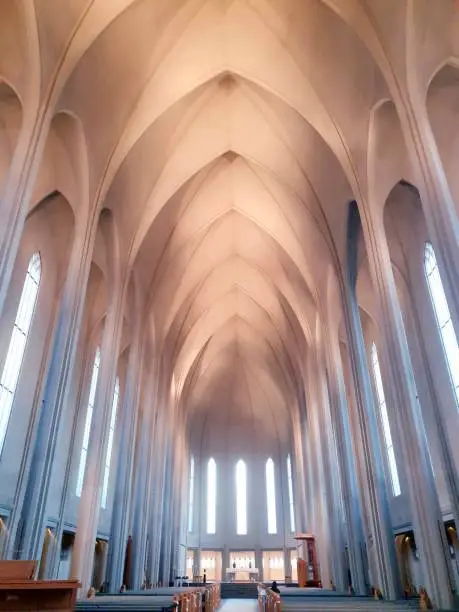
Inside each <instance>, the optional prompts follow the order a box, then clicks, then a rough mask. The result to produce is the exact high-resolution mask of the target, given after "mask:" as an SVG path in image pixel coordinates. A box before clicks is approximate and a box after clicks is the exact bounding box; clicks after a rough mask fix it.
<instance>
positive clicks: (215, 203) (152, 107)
mask: <svg viewBox="0 0 459 612" xmlns="http://www.w3.org/2000/svg"><path fill="white" fill-rule="evenodd" d="M441 1H443V0H441ZM408 4H411V3H409V2H407V3H405V2H403V1H400V0H91V1H90V0H66V2H65V10H64V9H63V6H62V0H35V1H34V2H33V3H32V2H27V0H26V1H25V2H16V3H11V6H10V7H9V8H6V7H5V5H8V3H4V4H3V5H2V11H6V12H7V13H8V12H9V13H10V14H9V21H8V24H7V26H5V25H4V26H3V28H2V26H0V29H2V30H4V31H5V32H8V37H7V38H6V39H5V37H4V36H2V35H0V40H3V42H2V43H0V44H3V45H5V44H6V45H8V54H7V56H8V60H4V57H5V53H2V52H0V58H2V61H3V65H0V72H1V73H2V74H5V75H6V77H8V75H11V79H10V83H14V86H15V90H16V91H17V93H18V96H19V98H20V99H21V101H22V104H23V113H24V121H25V122H27V118H28V117H29V116H38V115H39V114H40V109H43V108H44V107H45V106H46V105H48V106H47V107H48V108H49V105H52V107H53V114H54V117H56V116H62V114H66V115H68V116H70V117H72V118H73V119H74V120H75V121H76V122H77V123H78V125H79V126H80V127H79V129H80V130H81V133H82V137H83V141H84V154H82V153H81V147H80V148H79V149H78V151H79V152H78V155H76V154H75V153H69V156H70V159H71V160H72V161H71V163H70V166H72V171H73V172H74V174H75V176H76V177H77V181H80V182H81V181H83V178H82V177H85V179H84V181H83V182H85V184H86V185H87V193H85V194H84V195H81V194H80V195H79V196H78V198H81V200H82V201H83V200H87V202H88V203H89V205H88V210H89V211H93V212H92V213H91V212H89V213H85V214H88V218H90V216H91V214H95V213H94V211H97V210H100V209H101V208H106V209H109V210H110V211H111V213H112V215H113V219H114V222H115V226H116V231H117V237H118V241H119V246H118V251H117V252H118V254H119V262H117V263H118V265H119V267H120V270H122V271H124V272H123V273H125V275H126V279H128V278H132V275H134V278H135V282H136V283H137V284H138V286H139V288H140V292H141V294H142V296H143V297H142V300H143V301H142V306H141V308H142V316H147V315H148V316H151V318H152V320H153V322H154V333H155V340H154V342H155V350H156V351H157V353H158V354H160V355H161V356H162V367H163V372H165V376H166V377H167V378H168V380H172V379H173V380H174V384H175V386H176V390H177V393H178V396H179V397H180V401H181V406H182V407H183V409H184V410H185V411H187V414H192V415H194V417H195V420H196V422H199V423H200V427H202V426H204V425H205V426H206V427H208V426H211V424H212V423H213V422H215V423H218V424H222V423H223V426H224V427H227V428H230V424H231V422H233V421H234V422H236V421H237V422H239V423H247V424H248V427H247V428H246V429H245V431H246V432H251V431H253V429H254V428H258V427H261V428H265V430H266V431H267V432H269V431H271V432H272V431H273V430H278V431H279V432H281V434H282V433H284V434H285V435H288V430H287V429H288V428H287V426H286V425H285V424H286V423H288V422H289V419H288V414H289V410H291V409H292V407H294V406H296V405H297V403H298V389H299V388H300V387H301V384H302V383H304V376H305V364H306V362H307V357H308V346H310V344H311V342H312V341H313V339H314V336H315V329H316V324H317V316H318V312H320V309H321V308H323V306H324V302H325V300H326V296H327V282H328V280H329V278H330V277H331V276H333V277H334V276H336V274H338V273H339V269H340V267H341V266H342V265H343V263H344V259H345V239H346V217H347V205H348V202H349V201H350V200H351V199H353V198H358V199H359V201H363V200H365V198H366V197H367V196H368V189H369V187H368V177H369V175H370V174H371V172H370V169H369V167H368V141H369V130H370V124H371V118H372V112H373V110H374V109H375V108H376V107H377V105H378V104H379V103H381V102H383V101H386V100H388V99H391V97H392V93H391V92H393V89H394V80H396V79H399V82H403V79H404V75H405V67H406V64H405V62H404V60H403V57H402V56H401V53H402V48H403V47H404V45H405V43H406V40H405V37H406V33H405V29H406V14H407V6H408ZM415 4H416V5H417V6H416V8H413V16H412V18H413V19H416V18H417V12H418V13H419V19H421V18H422V20H425V19H426V15H427V17H428V13H429V10H430V9H429V4H430V7H431V6H432V5H433V4H435V5H437V6H438V4H437V2H431V0H417V3H415ZM449 4H450V3H448V2H444V9H445V10H444V11H443V12H445V14H446V13H447V12H448V10H450V9H449V8H448V7H447V5H449ZM13 5H14V6H13ZM4 24H5V21H4ZM31 24H34V27H32V25H31ZM438 27H442V26H441V24H440V25H439V26H438ZM26 28H28V35H27V37H26V36H24V32H25V29H26ZM34 28H35V29H34ZM21 32H22V34H21ZM2 33H3V32H1V33H0V34H2ZM25 39H27V40H28V41H29V48H27V45H26V43H25ZM5 40H6V42H5ZM34 44H35V45H36V46H35V47H34V46H33V45H34ZM37 50H38V53H37ZM399 56H400V62H399V63H397V62H396V59H397V58H398V57H399ZM423 69H425V67H424V66H423ZM26 72H28V75H29V76H27V74H26ZM18 75H19V76H18ZM31 75H35V77H34V78H32V76H31ZM421 77H422V78H424V79H425V80H426V79H427V78H428V71H427V70H424V73H423V74H422V75H421ZM421 77H420V78H421ZM53 121H55V119H54V120H53ZM64 132H65V133H66V134H67V136H62V134H63V133H64ZM60 134H61V136H60V137H61V139H64V140H65V138H67V140H68V141H67V142H65V148H66V149H67V151H71V150H72V148H73V151H75V150H76V144H75V142H74V141H75V137H74V133H73V132H72V131H69V130H67V131H65V130H61V132H60ZM72 135H73V136H72ZM69 141H71V142H69ZM72 155H73V157H72ZM67 171H68V170H67ZM41 172H42V174H43V172H44V170H43V169H42V170H41ZM56 174H57V175H59V172H56ZM43 180H44V179H43ZM62 189H63V190H64V189H65V187H63V188H62ZM71 199H72V198H71V197H70V196H69V200H71ZM74 199H75V197H74ZM72 205H73V206H76V205H75V203H73V204H72ZM81 207H83V204H81ZM273 423H274V424H275V426H274V427H273ZM240 435H241V432H240V431H239V430H238V433H237V436H236V438H237V437H239V436H240ZM247 435H250V434H247Z"/></svg>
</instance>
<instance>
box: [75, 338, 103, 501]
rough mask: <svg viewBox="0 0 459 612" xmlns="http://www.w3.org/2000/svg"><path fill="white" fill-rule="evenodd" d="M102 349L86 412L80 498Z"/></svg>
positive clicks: (93, 369)
mask: <svg viewBox="0 0 459 612" xmlns="http://www.w3.org/2000/svg"><path fill="white" fill-rule="evenodd" d="M99 367H100V349H99V347H97V350H96V356H95V358H94V365H93V366H92V375H91V386H90V388H89V400H88V409H87V411H86V421H85V424H84V434H83V443H82V446H81V455H80V465H79V466H78V480H77V486H76V494H77V495H78V497H80V495H81V492H82V490H83V480H84V470H85V468H86V458H87V456H88V446H89V434H90V433H91V422H92V413H93V411H94V402H95V401H96V389H97V379H98V377H99Z"/></svg>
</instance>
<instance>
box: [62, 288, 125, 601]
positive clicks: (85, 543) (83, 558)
mask: <svg viewBox="0 0 459 612" xmlns="http://www.w3.org/2000/svg"><path fill="white" fill-rule="evenodd" d="M123 298H124V293H121V294H120V295H119V296H117V297H114V299H113V300H112V306H111V309H110V311H109V314H108V316H107V319H106V322H105V328H104V333H103V341H102V349H101V365H100V371H99V379H98V384H97V392H96V402H95V407H94V414H93V419H92V424H91V433H90V437H89V448H88V455H87V460H86V471H85V478H84V483H83V491H82V494H81V499H80V504H79V508H78V518H77V532H76V537H75V545H74V550H73V555H72V569H71V575H72V577H73V578H77V579H78V580H80V582H81V584H82V593H86V592H87V590H88V589H89V587H90V586H91V584H90V582H91V577H92V568H93V563H94V542H95V539H96V534H97V526H98V520H99V512H100V503H101V494H102V480H103V472H104V467H105V454H106V452H107V442H108V433H109V431H108V430H109V423H110V415H111V409H112V404H113V389H114V383H115V378H116V366H117V363H118V345H119V338H120V332H121V326H122V319H123V317H122V306H123V302H124V299H123Z"/></svg>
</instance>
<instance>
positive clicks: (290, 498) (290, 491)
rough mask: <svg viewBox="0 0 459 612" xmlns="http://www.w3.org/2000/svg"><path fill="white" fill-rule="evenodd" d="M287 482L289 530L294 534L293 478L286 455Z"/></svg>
mask: <svg viewBox="0 0 459 612" xmlns="http://www.w3.org/2000/svg"><path fill="white" fill-rule="evenodd" d="M287 480H288V504H289V508H290V530H291V531H292V533H294V532H295V507H294V504H293V478H292V461H291V459H290V455H287Z"/></svg>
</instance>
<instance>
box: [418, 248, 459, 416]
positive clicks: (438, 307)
mask: <svg viewBox="0 0 459 612" xmlns="http://www.w3.org/2000/svg"><path fill="white" fill-rule="evenodd" d="M424 271H425V275H426V279H427V285H428V287H429V293H430V298H431V301H432V306H433V309H434V312H435V318H436V320H437V325H438V330H439V332H440V337H441V340H442V343H443V350H444V351H445V356H446V362H447V364H448V369H449V373H450V376H451V381H452V384H453V387H454V391H455V394H456V402H457V403H458V405H459V347H458V344H457V337H456V332H455V330H454V326H453V322H452V320H451V313H450V310H449V307H448V302H447V301H446V295H445V291H444V289H443V283H442V280H441V276H440V270H439V268H438V264H437V258H436V257H435V251H434V249H433V246H432V245H431V244H430V242H427V243H426V245H425V248H424Z"/></svg>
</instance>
